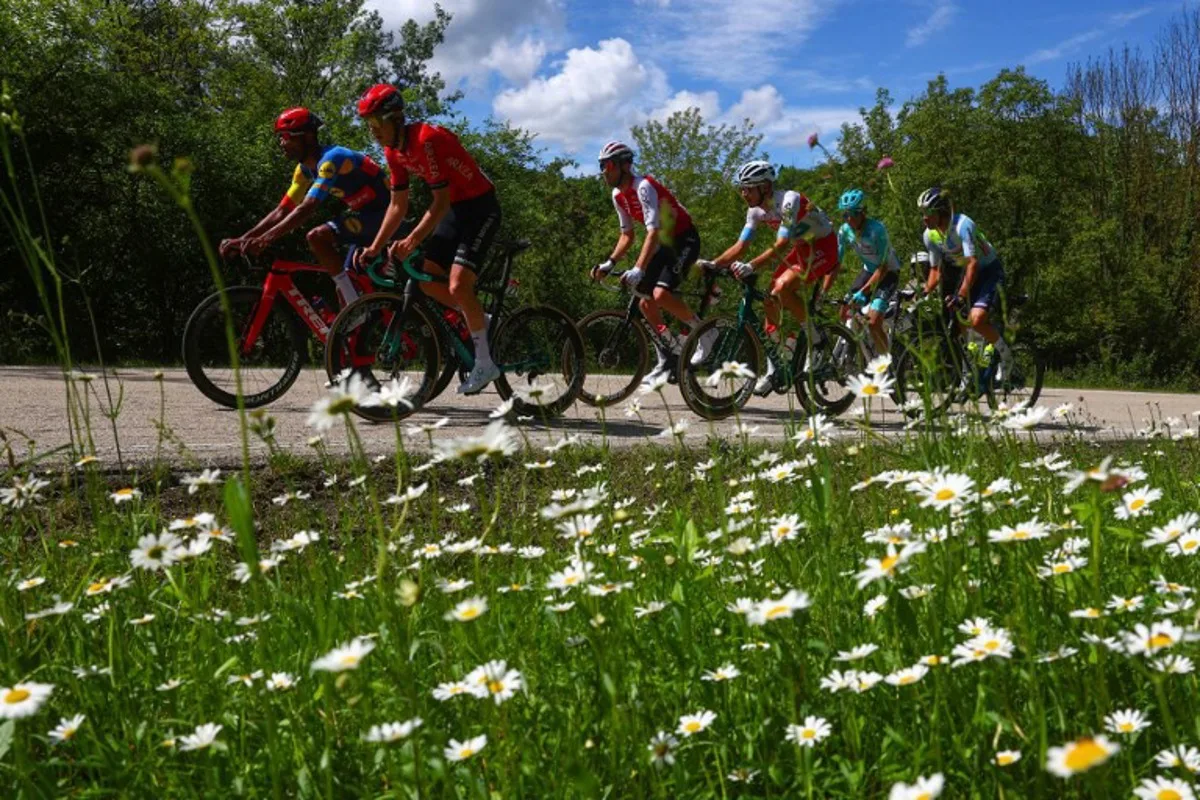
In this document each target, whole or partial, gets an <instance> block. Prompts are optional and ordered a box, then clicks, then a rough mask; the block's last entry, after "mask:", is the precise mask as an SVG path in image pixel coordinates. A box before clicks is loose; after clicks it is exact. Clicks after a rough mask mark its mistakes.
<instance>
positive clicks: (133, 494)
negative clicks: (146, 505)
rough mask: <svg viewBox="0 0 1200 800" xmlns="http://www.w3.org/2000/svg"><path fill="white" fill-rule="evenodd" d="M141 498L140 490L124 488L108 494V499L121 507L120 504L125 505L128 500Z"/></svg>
mask: <svg viewBox="0 0 1200 800" xmlns="http://www.w3.org/2000/svg"><path fill="white" fill-rule="evenodd" d="M141 496H142V492H141V490H140V489H131V488H125V489H117V490H116V491H115V492H113V493H112V494H110V495H109V496H108V497H109V499H111V500H112V501H113V502H114V503H116V504H117V505H121V503H127V502H129V501H130V500H135V499H137V498H139V497H141Z"/></svg>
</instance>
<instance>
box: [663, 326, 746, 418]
mask: <svg viewBox="0 0 1200 800" xmlns="http://www.w3.org/2000/svg"><path fill="white" fill-rule="evenodd" d="M702 340H703V341H705V342H706V343H707V344H708V345H709V347H708V350H707V352H706V353H705V358H704V360H703V361H702V362H701V363H700V364H698V365H696V366H692V357H693V356H694V355H695V353H696V349H697V348H698V347H699V346H700V342H701V341H702ZM762 364H763V352H762V343H761V342H759V340H758V337H757V336H756V335H755V334H754V331H753V330H752V329H751V328H750V325H749V324H748V323H742V324H740V325H739V324H738V322H737V321H736V320H732V319H729V318H728V317H709V318H708V319H706V320H704V321H703V322H701V323H700V324H699V325H697V326H696V327H695V328H692V332H691V333H690V334H688V338H687V340H686V341H684V343H683V352H682V353H680V355H679V393H680V394H681V395H683V402H684V403H686V404H687V407H688V408H690V409H691V410H692V412H693V413H695V414H697V415H698V416H701V417H703V418H704V419H725V418H726V417H728V416H729V415H731V414H733V413H734V412H735V411H737V410H738V409H740V408H741V407H742V406H744V405H746V401H747V400H749V399H750V395H751V394H753V393H754V385H755V382H756V381H757V378H758V374H759V372H760V369H761V366H762Z"/></svg>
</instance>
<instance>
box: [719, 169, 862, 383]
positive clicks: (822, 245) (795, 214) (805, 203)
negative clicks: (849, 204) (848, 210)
mask: <svg viewBox="0 0 1200 800" xmlns="http://www.w3.org/2000/svg"><path fill="white" fill-rule="evenodd" d="M734 184H735V185H736V186H737V188H738V190H739V191H740V192H741V194H742V199H743V200H745V201H746V205H747V206H748V208H747V209H746V224H745V226H744V227H743V228H742V233H741V235H740V236H738V240H737V241H736V242H734V243H733V245H731V246H730V247H729V249H728V250H726V251H725V252H724V253H722V254H721V255H719V256H717V258H716V259H715V260H714V262H713V263H714V264H716V265H718V266H727V267H729V269H730V271H731V272H732V273H733V274H734V275H735V276H736V277H738V278H744V277H746V276H748V275H751V274H753V273H754V272H756V271H757V270H759V269H760V268H762V267H765V266H768V265H770V264H771V263H773V262H774V261H775V260H776V259H778V258H779V257H780V256H782V257H783V260H782V261H780V262H779V264H778V266H776V268H775V272H774V274H773V275H772V276H771V294H770V297H769V298H768V299H767V301H766V302H765V303H764V304H763V311H764V312H765V314H766V317H767V321H766V325H765V326H764V328H765V332H766V334H767V335H768V336H778V335H779V323H780V321H781V316H780V312H779V308H780V306H783V308H786V309H787V310H788V311H789V312H791V314H792V316H794V317H795V318H796V321H797V322H799V323H800V325H801V326H802V327H803V328H804V329H805V333H806V335H807V341H809V342H812V341H814V336H815V332H814V330H813V327H812V323H811V322H810V321H809V318H808V303H807V300H806V298H802V297H801V296H800V290H801V289H802V288H804V286H805V285H810V286H811V285H812V284H815V283H816V282H817V281H821V284H820V286H819V288H818V292H825V291H828V290H829V287H830V286H832V285H833V281H834V279H835V278H837V272H838V267H839V266H840V265H839V264H838V259H837V234H836V233H835V232H834V230H833V223H831V222H830V221H829V217H827V216H826V215H825V212H824V211H822V210H821V209H820V208H818V207H817V206H816V204H815V203H813V202H812V201H811V200H809V199H808V198H807V197H805V196H804V195H803V194H800V193H799V192H793V191H791V190H784V189H776V188H775V168H774V167H772V166H771V164H770V163H768V162H766V161H751V162H749V163H746V164H743V165H742V167H741V168H740V169H739V170H738V171H737V175H736V176H734ZM759 225H765V226H767V227H768V228H771V229H772V230H774V231H775V232H776V234H775V243H774V244H773V245H772V246H771V247H770V248H768V249H767V250H764V251H763V252H762V253H760V254H759V255H758V256H756V257H754V258H753V259H751V260H750V261H740V260H739V259H741V257H742V256H743V255H744V254H745V252H746V250H747V249H748V248H749V246H750V239H751V237H752V236H753V235H754V230H755V229H756V228H757V227H758V226H759ZM789 248H790V249H789ZM815 298H816V296H815V295H814V298H813V299H815ZM774 370H775V365H774V363H772V362H771V360H770V359H768V360H767V372H766V374H764V375H762V376H760V377H759V379H758V384H757V385H756V386H755V391H756V392H758V393H759V394H767V393H769V392H770V391H771V389H772V381H771V378H772V373H773V372H774Z"/></svg>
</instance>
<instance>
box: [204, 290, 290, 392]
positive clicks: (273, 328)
mask: <svg viewBox="0 0 1200 800" xmlns="http://www.w3.org/2000/svg"><path fill="white" fill-rule="evenodd" d="M229 305H230V312H231V314H232V317H233V330H234V336H235V337H236V340H237V341H236V344H237V347H238V364H239V367H240V369H241V373H242V392H243V395H244V396H245V397H254V396H257V395H261V394H267V393H269V392H270V391H271V390H272V389H274V388H275V387H276V386H278V385H279V384H280V383H282V382H284V381H286V380H288V379H289V378H290V375H291V373H292V372H293V371H294V370H296V369H298V367H299V358H300V353H299V352H298V351H297V350H296V344H295V334H294V332H293V330H292V328H291V325H290V323H289V321H288V319H287V317H286V316H285V315H284V314H282V313H280V312H279V311H278V310H272V312H271V313H270V314H269V315H268V316H267V320H266V323H265V324H264V325H263V327H262V330H261V331H260V332H259V335H258V337H257V338H256V339H255V342H254V346H253V347H251V348H250V350H249V352H243V351H242V342H243V341H245V336H246V333H247V329H248V328H249V327H250V324H251V322H252V321H253V319H254V314H255V312H256V311H257V309H258V298H257V297H256V296H253V295H250V294H249V293H246V294H237V295H233V294H231V295H230V296H229ZM193 347H194V351H193V353H194V355H193V363H194V365H195V366H196V367H198V368H199V369H200V370H201V372H203V374H204V377H205V379H206V380H208V382H209V383H211V384H212V385H213V386H214V387H215V388H216V389H217V390H218V391H221V392H226V393H228V394H230V395H236V394H237V379H236V375H235V373H234V370H233V367H232V365H231V364H230V360H229V346H228V344H227V340H226V338H225V314H224V312H223V311H222V309H221V306H220V304H214V305H213V307H212V309H211V311H210V313H208V314H206V315H205V316H204V318H203V319H202V320H201V321H200V325H199V327H198V328H197V329H196V331H195V332H194V333H193Z"/></svg>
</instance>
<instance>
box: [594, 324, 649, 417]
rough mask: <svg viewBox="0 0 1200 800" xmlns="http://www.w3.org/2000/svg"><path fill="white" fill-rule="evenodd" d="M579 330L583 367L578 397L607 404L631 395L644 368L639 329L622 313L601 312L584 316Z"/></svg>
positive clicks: (644, 349)
mask: <svg viewBox="0 0 1200 800" xmlns="http://www.w3.org/2000/svg"><path fill="white" fill-rule="evenodd" d="M579 333H580V335H581V336H582V337H583V353H584V367H585V371H584V379H583V390H582V392H580V395H579V396H580V399H582V400H583V401H584V402H586V403H589V404H591V405H601V404H603V405H608V404H611V403H617V402H620V401H621V400H624V399H625V398H626V397H628V396H629V395H630V394H632V393H633V391H634V390H635V389H637V385H638V381H640V380H641V376H642V375H643V374H644V372H645V369H646V357H647V354H646V344H645V340H644V338H643V337H642V336H641V331H639V330H637V329H636V328H634V326H633V325H632V324H630V323H628V322H627V321H626V319H625V316H624V315H623V314H602V315H596V316H593V317H588V318H585V319H584V320H583V321H582V322H581V323H580V325H579Z"/></svg>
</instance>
